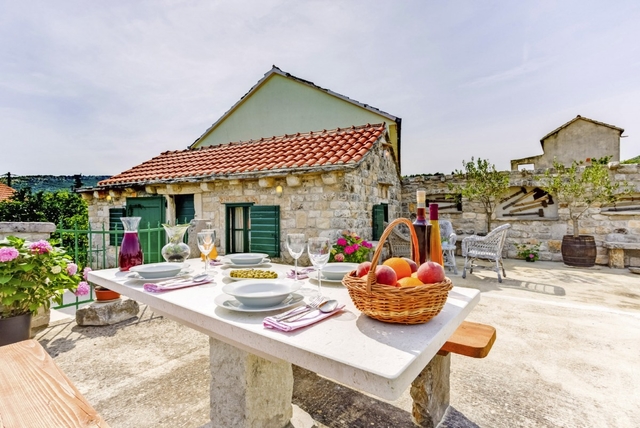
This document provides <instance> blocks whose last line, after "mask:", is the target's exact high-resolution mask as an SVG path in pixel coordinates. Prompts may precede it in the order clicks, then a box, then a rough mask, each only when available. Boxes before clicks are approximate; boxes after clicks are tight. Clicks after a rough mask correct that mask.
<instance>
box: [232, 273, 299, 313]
mask: <svg viewBox="0 0 640 428" xmlns="http://www.w3.org/2000/svg"><path fill="white" fill-rule="evenodd" d="M299 288H300V284H295V283H293V282H291V281H274V280H264V279H247V280H244V281H238V282H234V283H231V284H226V285H224V286H223V287H222V291H223V292H224V293H226V294H229V295H230V296H233V297H235V298H236V299H237V300H238V301H239V302H240V303H242V304H243V305H245V306H251V307H268V306H276V305H279V304H280V303H282V301H283V300H284V299H285V298H286V297H287V296H288V295H289V294H291V293H293V292H295V291H297V290H298V289H299Z"/></svg>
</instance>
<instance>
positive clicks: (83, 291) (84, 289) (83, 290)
mask: <svg viewBox="0 0 640 428" xmlns="http://www.w3.org/2000/svg"><path fill="white" fill-rule="evenodd" d="M90 290H91V287H90V286H89V283H88V282H85V281H82V282H80V283H79V284H78V288H77V289H76V291H75V293H73V294H75V295H76V296H86V295H87V294H89V291H90Z"/></svg>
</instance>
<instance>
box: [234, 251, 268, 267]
mask: <svg viewBox="0 0 640 428" xmlns="http://www.w3.org/2000/svg"><path fill="white" fill-rule="evenodd" d="M268 256H269V255H268V254H262V253H239V254H227V255H226V256H225V258H227V259H228V260H229V261H231V263H233V264H234V265H257V264H259V263H262V261H263V260H264V259H265V258H266V257H268Z"/></svg>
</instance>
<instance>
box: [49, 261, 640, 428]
mask: <svg viewBox="0 0 640 428" xmlns="http://www.w3.org/2000/svg"><path fill="white" fill-rule="evenodd" d="M505 264H506V269H507V278H506V279H505V280H504V281H503V283H502V284H499V283H498V282H497V280H496V275H495V273H493V272H491V271H489V270H475V271H474V273H473V274H472V275H467V279H462V278H461V277H460V276H451V278H452V280H453V281H454V284H455V285H457V286H465V287H474V288H477V289H479V290H481V291H482V299H481V302H480V303H479V304H478V306H476V308H475V309H474V310H473V312H472V313H471V315H470V317H469V318H468V319H469V320H470V321H476V322H483V323H487V324H491V325H493V326H495V327H496V329H497V341H496V343H495V345H494V347H493V349H492V351H491V353H490V354H489V356H487V357H486V358H484V359H479V360H477V359H471V358H467V357H462V356H458V355H454V356H453V358H452V362H451V372H452V373H451V407H450V410H449V413H448V414H447V417H446V418H445V420H444V421H443V423H442V424H441V426H442V427H464V428H470V427H478V426H479V427H595V426H598V427H635V426H637V421H638V420H640V409H639V408H638V405H637V394H634V392H633V391H635V390H637V385H639V384H640V360H638V355H640V328H638V325H640V276H638V275H635V274H633V273H631V272H630V271H629V270H628V269H610V268H608V267H603V266H597V267H594V268H590V269H574V268H569V267H567V266H565V265H564V264H562V263H554V262H536V263H525V262H523V261H519V260H507V261H506V263H505ZM460 265H461V262H460V261H459V266H460ZM37 339H38V340H39V341H40V343H41V344H42V345H43V346H44V347H45V348H46V349H47V350H48V351H49V353H50V354H51V355H52V356H53V357H54V359H55V361H56V363H57V364H58V365H59V366H60V367H61V368H62V370H64V371H65V373H67V375H68V376H69V377H70V378H71V379H72V381H73V382H74V383H75V384H76V386H77V387H78V389H79V390H80V391H81V392H82V393H83V394H84V395H85V396H86V398H87V399H88V400H89V402H90V403H92V404H93V405H94V407H95V408H96V409H97V410H98V411H99V412H100V413H101V415H102V416H103V417H104V418H105V419H106V420H107V421H108V422H109V424H110V425H111V426H112V427H114V428H118V427H136V428H140V427H172V428H173V427H203V426H205V425H207V424H208V421H209V342H208V338H207V337H206V336H205V335H203V334H201V333H199V332H196V331H194V330H191V329H189V328H186V327H183V326H181V325H179V324H177V323H175V322H173V321H170V320H168V319H165V318H163V317H160V316H158V315H156V314H154V313H153V311H152V310H151V309H150V308H147V307H145V306H141V307H140V313H139V316H138V317H137V318H134V319H132V320H129V321H124V322H122V323H119V324H115V325H111V326H100V327H79V326H77V325H76V323H75V321H73V320H71V319H68V318H66V319H65V318H62V319H59V320H57V321H55V322H53V323H52V325H51V326H50V327H48V328H46V329H44V330H42V331H40V332H39V333H38V335H37ZM294 375H295V385H294V399H293V401H294V404H295V405H296V407H295V412H294V419H293V420H292V426H295V427H296V428H299V427H311V426H317V427H394V428H395V427H411V426H413V424H412V423H411V417H410V413H409V412H410V409H411V400H410V397H409V394H408V391H407V392H405V394H404V395H403V396H402V397H401V398H400V399H398V400H396V401H393V402H385V401H382V400H379V399H377V398H375V397H371V396H368V395H365V394H362V393H359V392H357V391H353V390H351V389H349V388H346V387H344V386H341V385H338V384H336V383H334V382H331V381H330V380H328V379H324V378H322V377H319V376H317V375H315V374H314V373H311V372H308V371H306V370H304V369H301V368H297V367H296V368H294ZM208 426H216V425H215V423H214V424H208Z"/></svg>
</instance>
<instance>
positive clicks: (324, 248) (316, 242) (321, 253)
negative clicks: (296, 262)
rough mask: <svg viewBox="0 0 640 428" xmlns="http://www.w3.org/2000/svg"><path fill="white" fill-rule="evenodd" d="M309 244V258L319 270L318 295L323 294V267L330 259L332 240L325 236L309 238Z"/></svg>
mask: <svg viewBox="0 0 640 428" xmlns="http://www.w3.org/2000/svg"><path fill="white" fill-rule="evenodd" d="M307 245H308V248H307V251H308V252H309V259H310V260H311V263H312V264H313V266H315V268H316V269H317V270H318V295H322V268H323V267H324V265H326V264H327V262H328V261H329V255H330V253H331V240H330V239H329V238H324V237H318V238H309V242H308V244H307Z"/></svg>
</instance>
